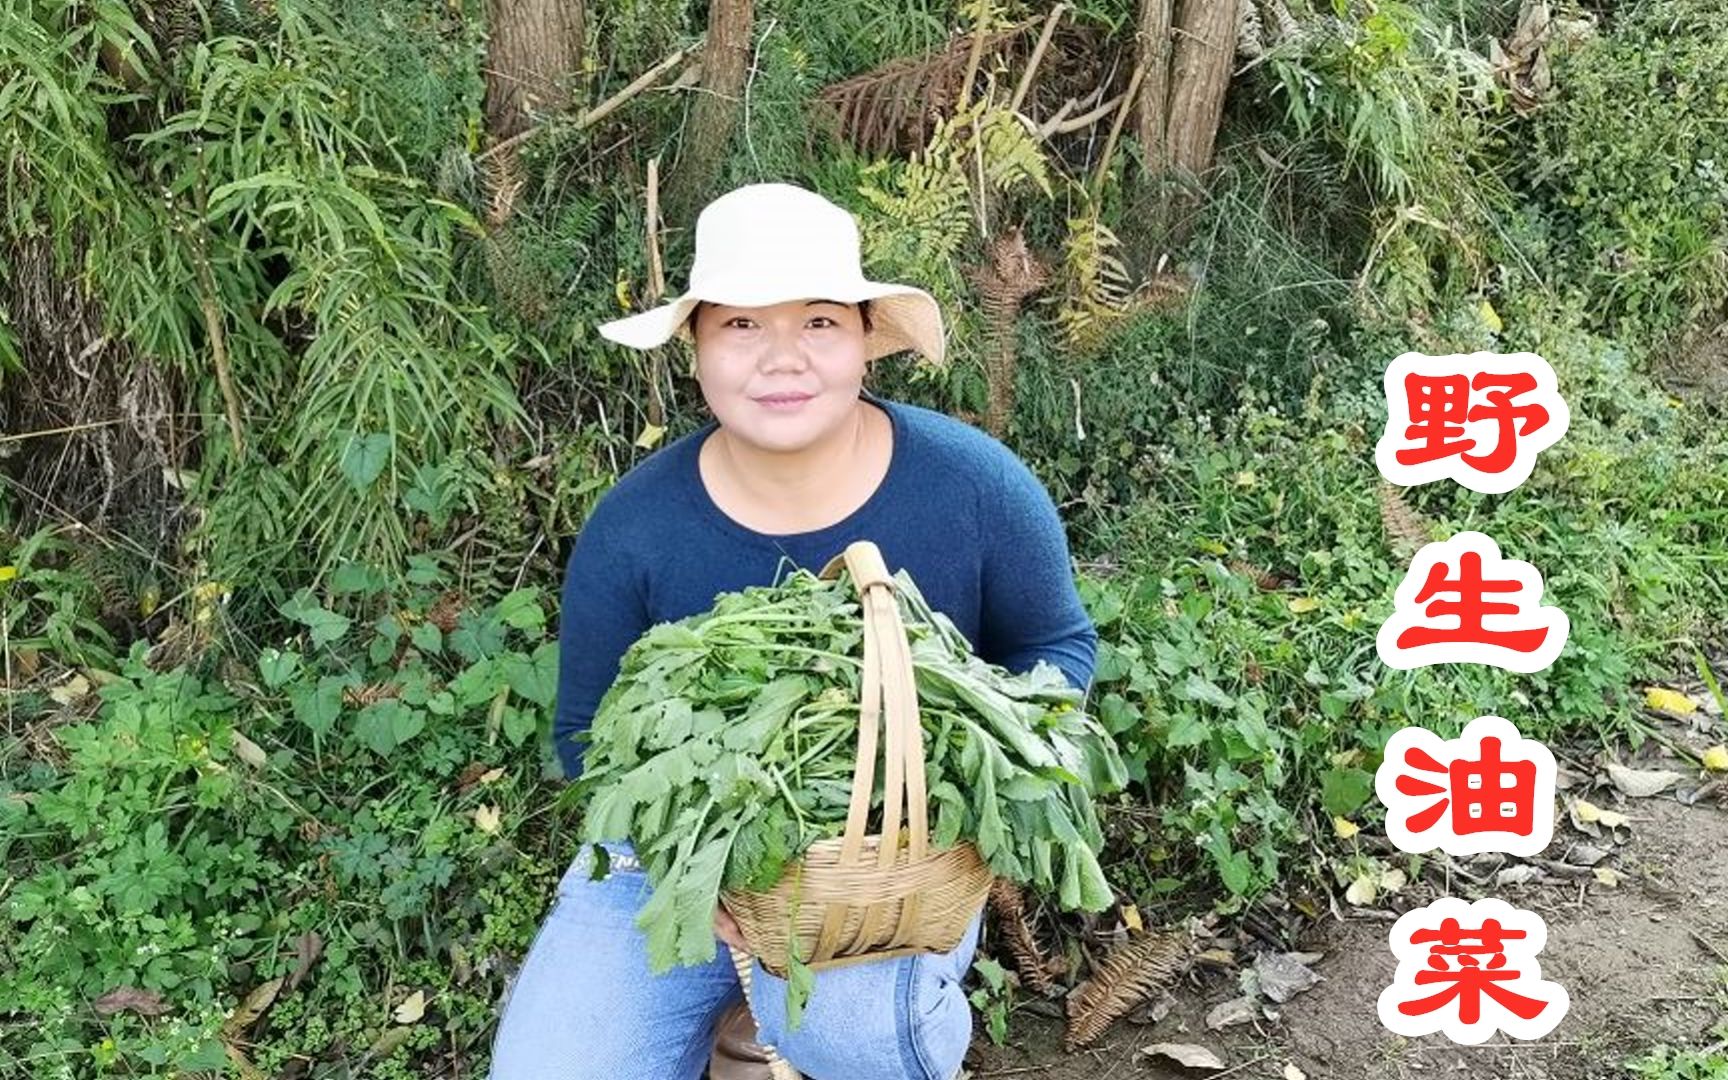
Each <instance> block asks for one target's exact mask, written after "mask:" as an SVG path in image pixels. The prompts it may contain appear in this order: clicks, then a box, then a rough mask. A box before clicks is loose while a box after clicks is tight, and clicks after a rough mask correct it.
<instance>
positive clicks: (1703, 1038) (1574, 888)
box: [963, 762, 1728, 1080]
mask: <svg viewBox="0 0 1728 1080" xmlns="http://www.w3.org/2000/svg"><path fill="white" fill-rule="evenodd" d="M1650 764H1651V765H1654V764H1659V763H1650ZM1668 764H1670V765H1673V763H1671V762H1670V763H1668ZM1580 790H1581V789H1580ZM1682 790H1684V789H1682ZM1587 797H1588V798H1589V799H1591V800H1592V801H1597V802H1598V803H1599V805H1602V806H1603V807H1604V808H1607V807H1610V806H1612V807H1613V808H1615V809H1618V810H1620V811H1621V812H1623V813H1625V814H1626V815H1627V817H1628V818H1629V819H1630V822H1629V825H1628V826H1627V827H1626V828H1623V829H1619V830H1616V832H1617V834H1618V836H1619V837H1620V838H1621V839H1620V842H1617V843H1615V842H1610V840H1609V839H1608V838H1603V837H1598V838H1588V837H1584V836H1582V835H1581V834H1580V833H1579V832H1578V831H1577V830H1576V828H1575V827H1574V826H1573V824H1572V823H1570V822H1569V821H1567V820H1565V818H1564V816H1563V817H1562V819H1561V820H1559V821H1557V822H1556V825H1555V835H1554V841H1553V843H1552V844H1551V845H1550V846H1549V848H1548V851H1547V852H1546V853H1545V854H1546V855H1548V856H1550V857H1553V858H1557V859H1558V858H1564V857H1565V856H1566V854H1567V853H1568V852H1569V851H1571V850H1572V849H1573V845H1575V844H1578V843H1581V842H1588V843H1590V844H1593V845H1596V846H1598V847H1601V848H1608V849H1610V854H1609V855H1608V856H1607V857H1606V858H1605V859H1604V860H1603V861H1602V862H1600V863H1598V864H1597V865H1599V866H1603V867H1608V868H1611V869H1612V870H1613V871H1616V872H1618V874H1620V875H1621V878H1620V880H1619V882H1618V884H1617V885H1615V886H1613V887H1610V886H1608V885H1606V884H1604V883H1602V882H1601V881H1599V880H1598V879H1597V877H1596V876H1595V875H1594V873H1588V872H1587V873H1585V874H1583V875H1580V876H1575V877H1550V879H1549V880H1548V881H1547V882H1545V883H1538V882H1531V883H1527V884H1522V885H1515V884H1504V885H1502V884H1498V883H1497V882H1496V879H1495V876H1494V871H1493V870H1492V869H1490V870H1488V871H1487V873H1486V886H1485V887H1476V886H1472V885H1469V884H1468V883H1465V882H1463V881H1461V880H1459V879H1456V878H1455V879H1454V880H1453V887H1452V888H1451V890H1450V894H1451V895H1457V896H1461V897H1463V898H1465V899H1475V898H1477V897H1479V896H1496V897H1499V898H1501V899H1503V900H1506V901H1508V902H1510V903H1512V904H1514V905H1516V906H1519V907H1523V908H1526V909H1530V910H1534V911H1536V912H1538V913H1539V914H1540V915H1541V916H1542V917H1543V919H1544V920H1545V921H1546V923H1547V926H1548V944H1547V947H1546V948H1545V949H1544V950H1543V952H1542V954H1541V957H1540V960H1541V964H1542V977H1543V978H1545V979H1549V980H1552V981H1555V982H1558V983H1560V984H1561V985H1562V986H1564V987H1565V988H1566V990H1567V992H1568V993H1569V995H1570V996H1571V1003H1572V1004H1571V1009H1570V1011H1569V1012H1568V1013H1567V1015H1566V1017H1565V1019H1564V1020H1562V1021H1561V1023H1560V1025H1559V1027H1557V1028H1556V1029H1555V1030H1554V1031H1553V1032H1551V1033H1550V1034H1549V1035H1548V1036H1547V1037H1545V1038H1543V1039H1540V1040H1537V1041H1534V1042H1519V1041H1517V1040H1509V1039H1507V1038H1505V1037H1503V1036H1502V1037H1499V1038H1497V1039H1495V1040H1491V1041H1490V1042H1488V1043H1486V1044H1483V1045H1481V1046H1476V1047H1468V1046H1459V1045H1455V1044H1453V1043H1451V1042H1449V1041H1447V1039H1446V1038H1445V1037H1444V1036H1443V1035H1431V1036H1427V1037H1424V1038H1420V1039H1405V1038H1402V1037H1399V1036H1396V1035H1393V1034H1392V1033H1391V1032H1389V1031H1387V1030H1386V1029H1385V1028H1384V1027H1382V1026H1381V1024H1380V1021H1379V1018H1378V1016H1377V1014H1376V1009H1375V1005H1376V1000H1377V998H1378V997H1379V994H1380V991H1381V990H1382V989H1383V988H1384V987H1385V986H1386V985H1387V984H1388V983H1389V982H1390V981H1391V977H1392V972H1393V969H1394V967H1395V964H1394V962H1393V957H1392V954H1391V952H1390V950H1389V948H1388V945H1387V937H1388V935H1389V933H1390V931H1391V927H1392V921H1393V920H1394V919H1395V918H1396V917H1397V915H1398V914H1401V913H1402V912H1404V911H1407V910H1409V909H1410V908H1413V907H1417V906H1421V905H1423V904H1427V903H1429V902H1431V901H1432V900H1433V899H1435V898H1437V897H1439V896H1441V895H1445V894H1446V893H1444V892H1443V891H1442V890H1443V889H1444V888H1445V883H1444V882H1443V881H1442V880H1440V879H1439V878H1438V876H1437V875H1434V876H1430V875H1427V874H1425V875H1424V876H1423V877H1422V879H1421V880H1419V881H1416V882H1411V883H1410V884H1409V885H1407V886H1406V887H1404V888H1403V889H1401V890H1399V892H1398V893H1397V894H1396V895H1395V896H1393V897H1390V898H1385V897H1383V898H1382V899H1381V908H1382V909H1383V910H1373V911H1364V910H1361V909H1355V908H1349V907H1345V908H1343V910H1344V911H1345V912H1346V913H1347V914H1346V915H1345V916H1344V917H1343V918H1342V919H1328V920H1326V921H1324V922H1321V923H1319V924H1316V925H1314V926H1312V927H1311V928H1310V929H1309V931H1307V932H1306V933H1305V935H1304V936H1303V937H1302V938H1301V939H1300V940H1299V941H1298V942H1297V943H1296V944H1297V948H1298V949H1300V950H1301V951H1304V952H1312V953H1321V954H1323V956H1322V958H1321V959H1319V960H1318V961H1316V962H1315V963H1314V964H1313V965H1312V969H1313V971H1314V972H1315V973H1316V974H1318V975H1319V976H1321V981H1320V982H1319V983H1318V984H1317V985H1315V986H1314V987H1313V988H1312V989H1310V990H1308V991H1306V992H1304V993H1301V994H1298V995H1297V996H1295V997H1293V998H1292V999H1290V1000H1289V1001H1288V1002H1287V1003H1286V1004H1284V1005H1283V1006H1282V1007H1281V1010H1280V1012H1279V1014H1278V1015H1277V1018H1276V1019H1275V1020H1270V1019H1264V1018H1262V1019H1258V1020H1256V1021H1253V1022H1249V1023H1243V1024H1238V1025H1233V1026H1228V1027H1224V1028H1222V1029H1220V1030H1211V1029H1210V1028H1208V1026H1207V1024H1206V1016H1207V1013H1208V1011H1209V1010H1210V1009H1211V1008H1212V1007H1213V1006H1215V1005H1218V1004H1219V1003H1221V1002H1224V1001H1226V1000H1228V999H1231V998H1235V997H1238V996H1239V995H1240V994H1241V989H1240V988H1239V985H1238V982H1237V978H1236V974H1235V973H1234V972H1231V971H1227V970H1201V969H1196V971H1195V973H1193V974H1191V975H1190V976H1189V977H1188V978H1187V979H1186V980H1185V981H1184V982H1183V983H1181V984H1179V985H1178V986H1176V987H1175V988H1173V989H1174V993H1173V997H1174V1002H1173V1004H1171V1005H1170V1007H1169V1010H1168V1012H1167V1013H1165V1015H1163V1017H1162V1018H1161V1019H1158V1020H1156V1021H1155V1022H1150V1023H1147V1022H1144V1020H1143V1021H1142V1022H1141V1023H1138V1024H1136V1023H1134V1022H1132V1019H1131V1018H1130V1019H1124V1020H1120V1021H1118V1022H1117V1023H1116V1024H1115V1025H1114V1026H1113V1027H1112V1028H1111V1030H1110V1031H1109V1032H1108V1033H1107V1034H1106V1035H1105V1036H1104V1037H1102V1038H1101V1039H1100V1040H1099V1041H1098V1042H1097V1043H1096V1044H1094V1045H1093V1046H1091V1047H1089V1048H1087V1049H1085V1050H1082V1051H1078V1052H1076V1053H1072V1054H1070V1053H1066V1052H1064V1050H1063V1049H1062V1026H1061V1022H1060V1020H1059V1019H1057V1018H1055V1017H1054V1016H1053V1015H1040V1011H1043V1012H1046V1013H1050V1014H1054V1013H1055V1012H1056V1011H1057V1010H1056V1006H1057V1004H1058V1003H1054V1002H1049V1003H1042V1004H1041V1005H1035V1006H1033V1007H1032V1008H1021V1009H1017V1010H1016V1011H1015V1013H1014V1015H1013V1019H1012V1022H1011V1025H1010V1034H1009V1039H1008V1045H1006V1046H1004V1047H996V1046H993V1045H991V1044H990V1043H989V1042H988V1040H986V1039H984V1038H983V1037H982V1036H980V1037H978V1038H977V1039H976V1040H975V1042H974V1045H973V1048H972V1052H971V1053H970V1054H969V1055H968V1058H967V1066H968V1068H967V1072H966V1073H964V1074H963V1077H964V1078H965V1080H999V1078H1009V1077H1012V1078H1016V1080H1020V1078H1024V1080H1081V1078H1086V1080H1119V1078H1124V1077H1152V1078H1171V1080H1175V1078H1183V1080H1193V1078H1199V1077H1207V1078H1222V1077H1225V1076H1229V1077H1232V1078H1238V1077H1239V1078H1242V1080H1249V1078H1268V1080H1297V1077H1298V1074H1300V1076H1301V1077H1305V1078H1307V1080H1320V1078H1330V1077H1347V1078H1351V1080H1355V1078H1358V1077H1362V1078H1368V1080H1377V1078H1399V1080H1403V1078H1408V1077H1437V1078H1438V1077H1445V1078H1448V1080H1450V1078H1453V1077H1459V1078H1466V1077H1467V1078H1478V1077H1479V1078H1483V1080H1488V1078H1496V1080H1514V1078H1517V1080H1523V1078H1536V1080H1584V1078H1596V1077H1624V1076H1625V1075H1626V1073H1625V1071H1624V1068H1623V1063H1624V1061H1625V1059H1626V1058H1627V1057H1628V1056H1631V1055H1633V1054H1636V1053H1641V1052H1643V1051H1645V1050H1647V1049H1649V1048H1650V1047H1652V1046H1654V1045H1657V1044H1662V1043H1668V1044H1672V1045H1678V1046H1692V1047H1697V1046H1701V1045H1710V1044H1712V1043H1713V1042H1714V1041H1715V1040H1716V1039H1718V1038H1720V1034H1713V1033H1712V1029H1713V1027H1715V1026H1716V1025H1718V1024H1721V1023H1723V1022H1724V1020H1728V983H1725V982H1724V977H1725V974H1728V812H1725V811H1724V810H1723V809H1722V808H1721V807H1720V805H1719V804H1718V801H1717V798H1716V797H1715V796H1714V795H1711V796H1709V797H1707V798H1705V799H1701V800H1700V801H1699V802H1697V803H1696V804H1694V805H1690V806H1688V805H1683V804H1682V803H1681V802H1680V801H1679V800H1677V799H1676V798H1675V796H1674V794H1673V793H1672V792H1670V793H1668V794H1665V795H1662V796H1657V797H1654V798H1641V799H1630V798H1620V797H1619V796H1618V795H1616V794H1614V793H1613V792H1612V789H1611V788H1610V789H1609V791H1608V792H1607V793H1604V792H1603V791H1601V790H1600V789H1599V788H1598V789H1593V790H1591V791H1590V792H1589V793H1588V796H1587ZM1510 863H1511V860H1508V865H1510ZM1472 867H1473V868H1479V867H1478V864H1472ZM1142 1015H1143V1016H1144V1010H1143V1013H1142ZM1154 1043H1189V1044H1198V1045H1200V1046H1203V1047H1205V1048H1207V1049H1209V1050H1211V1051H1212V1052H1213V1053H1214V1054H1215V1055H1216V1056H1217V1057H1218V1058H1219V1059H1220V1060H1221V1061H1223V1062H1224V1064H1225V1068H1224V1069H1216V1068H1193V1069H1190V1068H1184V1067H1182V1066H1179V1065H1175V1064H1173V1063H1172V1062H1170V1061H1169V1060H1167V1059H1163V1058H1154V1057H1152V1056H1150V1055H1146V1054H1144V1053H1141V1048H1142V1047H1145V1046H1148V1045H1151V1044H1154ZM1291 1067H1293V1069H1292V1068H1291Z"/></svg>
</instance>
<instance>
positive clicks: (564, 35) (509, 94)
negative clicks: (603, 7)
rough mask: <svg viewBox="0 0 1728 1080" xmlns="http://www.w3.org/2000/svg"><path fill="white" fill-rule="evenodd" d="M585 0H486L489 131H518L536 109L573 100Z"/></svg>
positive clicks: (497, 138)
mask: <svg viewBox="0 0 1728 1080" xmlns="http://www.w3.org/2000/svg"><path fill="white" fill-rule="evenodd" d="M582 16H583V11H582V0H487V3H486V23H487V30H488V32H489V34H490V40H488V41H487V43H486V103H485V108H486V134H487V136H488V137H489V138H490V140H491V141H492V142H494V143H497V142H501V141H503V140H505V139H508V138H509V137H510V136H512V135H519V134H521V133H522V132H523V131H525V130H527V129H528V127H529V126H530V124H531V123H532V115H531V114H533V113H544V112H552V111H556V110H559V109H563V108H565V107H567V106H568V105H569V104H570V88H569V85H568V82H569V79H570V78H571V76H573V75H575V74H576V73H577V72H578V71H580V70H581V68H582V31H583V27H582Z"/></svg>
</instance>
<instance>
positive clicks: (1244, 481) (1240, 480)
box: [1236, 469, 1260, 488]
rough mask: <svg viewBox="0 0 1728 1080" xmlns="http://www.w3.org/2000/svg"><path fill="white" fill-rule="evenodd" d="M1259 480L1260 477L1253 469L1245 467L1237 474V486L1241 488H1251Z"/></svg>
mask: <svg viewBox="0 0 1728 1080" xmlns="http://www.w3.org/2000/svg"><path fill="white" fill-rule="evenodd" d="M1259 482H1260V478H1259V477H1258V476H1255V475H1254V473H1253V471H1252V470H1249V469H1244V470H1242V471H1241V472H1239V473H1237V474H1236V486H1237V487H1239V488H1251V487H1253V486H1254V485H1255V484H1257V483H1259Z"/></svg>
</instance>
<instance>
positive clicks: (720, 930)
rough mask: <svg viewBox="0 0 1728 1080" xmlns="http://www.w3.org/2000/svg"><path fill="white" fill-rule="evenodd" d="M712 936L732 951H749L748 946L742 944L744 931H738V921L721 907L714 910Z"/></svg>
mask: <svg viewBox="0 0 1728 1080" xmlns="http://www.w3.org/2000/svg"><path fill="white" fill-rule="evenodd" d="M714 936H715V937H717V938H719V939H720V940H721V941H724V942H725V943H726V944H728V945H730V946H732V947H733V948H734V949H740V950H742V951H744V952H749V951H750V946H749V945H746V944H745V943H744V931H743V930H741V929H739V927H738V920H737V919H734V918H733V917H732V913H731V912H730V911H727V910H726V909H725V908H723V907H717V908H715V909H714Z"/></svg>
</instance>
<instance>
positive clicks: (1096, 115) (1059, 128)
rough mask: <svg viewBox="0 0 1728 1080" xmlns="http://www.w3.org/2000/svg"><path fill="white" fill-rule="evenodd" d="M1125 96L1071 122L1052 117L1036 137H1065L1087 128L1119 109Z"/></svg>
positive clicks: (1107, 102) (1118, 97)
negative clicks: (1071, 132)
mask: <svg viewBox="0 0 1728 1080" xmlns="http://www.w3.org/2000/svg"><path fill="white" fill-rule="evenodd" d="M1126 96H1127V95H1125V94H1119V95H1117V96H1116V97H1113V98H1111V99H1110V100H1109V101H1106V102H1105V103H1104V104H1102V105H1100V106H1098V107H1097V108H1096V109H1093V110H1092V111H1091V112H1089V113H1082V114H1080V115H1079V116H1076V117H1074V118H1073V119H1072V120H1064V119H1062V118H1061V117H1060V116H1052V117H1051V118H1050V121H1049V122H1048V123H1046V124H1045V125H1044V126H1043V127H1041V128H1039V129H1038V137H1039V138H1049V137H1050V136H1051V135H1066V134H1068V133H1069V132H1070V131H1079V130H1080V129H1081V128H1089V127H1091V126H1092V125H1093V124H1096V123H1097V122H1098V121H1100V120H1102V119H1104V118H1105V117H1106V116H1109V115H1110V113H1111V112H1113V111H1114V110H1116V109H1118V108H1120V107H1121V106H1122V102H1123V100H1124V99H1125V98H1126Z"/></svg>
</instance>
